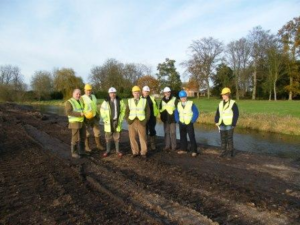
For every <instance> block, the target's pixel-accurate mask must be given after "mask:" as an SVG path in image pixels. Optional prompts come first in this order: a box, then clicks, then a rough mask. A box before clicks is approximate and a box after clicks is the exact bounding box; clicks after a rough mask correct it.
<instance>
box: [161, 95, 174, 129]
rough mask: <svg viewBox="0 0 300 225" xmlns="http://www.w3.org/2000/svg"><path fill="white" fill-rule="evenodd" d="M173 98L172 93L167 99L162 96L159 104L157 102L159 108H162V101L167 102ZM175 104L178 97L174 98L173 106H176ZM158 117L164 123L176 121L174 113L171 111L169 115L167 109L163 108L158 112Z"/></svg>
mask: <svg viewBox="0 0 300 225" xmlns="http://www.w3.org/2000/svg"><path fill="white" fill-rule="evenodd" d="M172 98H173V95H170V98H169V99H166V97H163V98H162V100H161V102H160V104H159V110H161V108H162V101H164V102H166V103H167V102H169V101H170V100H171V99H172ZM177 104H178V99H177V98H176V100H175V107H177ZM160 119H161V121H162V122H164V123H168V124H170V123H176V121H175V113H173V114H172V115H170V114H169V113H168V112H167V110H164V111H163V112H161V113H160Z"/></svg>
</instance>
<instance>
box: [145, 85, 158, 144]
mask: <svg viewBox="0 0 300 225" xmlns="http://www.w3.org/2000/svg"><path fill="white" fill-rule="evenodd" d="M149 94H150V88H149V87H148V86H144V87H143V91H142V98H144V99H146V100H147V102H148V105H149V107H150V118H149V120H148V122H147V124H146V134H147V136H148V137H149V139H150V147H151V150H155V149H156V146H155V141H156V130H155V125H156V117H157V116H158V113H159V110H158V106H157V102H156V101H155V99H154V97H153V96H150V95H149Z"/></svg>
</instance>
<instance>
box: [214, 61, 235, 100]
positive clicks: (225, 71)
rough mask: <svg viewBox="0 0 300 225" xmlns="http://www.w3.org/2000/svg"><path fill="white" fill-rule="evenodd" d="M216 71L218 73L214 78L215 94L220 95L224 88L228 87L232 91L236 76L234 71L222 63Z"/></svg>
mask: <svg viewBox="0 0 300 225" xmlns="http://www.w3.org/2000/svg"><path fill="white" fill-rule="evenodd" d="M216 70H217V73H216V74H215V75H214V76H213V81H214V89H213V94H215V95H220V93H221V91H222V89H223V88H224V87H228V88H230V89H231V90H232V89H233V87H234V76H233V71H232V69H231V68H230V67H229V66H227V65H226V64H225V63H221V64H219V65H218V67H217V69H216Z"/></svg>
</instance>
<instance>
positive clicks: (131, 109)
mask: <svg viewBox="0 0 300 225" xmlns="http://www.w3.org/2000/svg"><path fill="white" fill-rule="evenodd" d="M132 95H133V98H130V99H128V104H127V107H126V112H125V118H126V120H127V123H128V131H129V139H130V146H131V151H132V155H133V157H136V156H138V155H141V156H142V157H143V158H147V143H146V124H147V121H148V120H149V118H150V107H149V105H148V103H147V100H146V99H144V98H141V97H140V96H141V89H140V88H139V87H138V86H134V87H133V88H132ZM137 135H138V136H139V141H140V146H141V150H139V146H138V143H137V141H136V136H137Z"/></svg>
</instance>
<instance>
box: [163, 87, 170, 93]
mask: <svg viewBox="0 0 300 225" xmlns="http://www.w3.org/2000/svg"><path fill="white" fill-rule="evenodd" d="M163 92H171V89H170V88H169V87H165V88H164V90H163Z"/></svg>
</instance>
